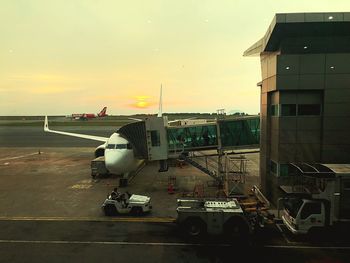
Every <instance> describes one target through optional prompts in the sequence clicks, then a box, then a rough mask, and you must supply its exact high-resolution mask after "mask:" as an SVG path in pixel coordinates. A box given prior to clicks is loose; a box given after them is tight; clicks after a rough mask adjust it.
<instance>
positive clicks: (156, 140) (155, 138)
mask: <svg viewBox="0 0 350 263" xmlns="http://www.w3.org/2000/svg"><path fill="white" fill-rule="evenodd" d="M151 143H152V146H160V134H159V131H151Z"/></svg>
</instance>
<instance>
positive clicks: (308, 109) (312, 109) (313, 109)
mask: <svg viewBox="0 0 350 263" xmlns="http://www.w3.org/2000/svg"><path fill="white" fill-rule="evenodd" d="M298 115H300V116H318V115H321V105H320V104H299V105H298Z"/></svg>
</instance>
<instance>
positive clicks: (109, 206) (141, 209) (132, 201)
mask: <svg viewBox="0 0 350 263" xmlns="http://www.w3.org/2000/svg"><path fill="white" fill-rule="evenodd" d="M151 210H152V204H151V198H150V197H148V196H143V195H135V194H129V193H128V192H126V193H123V194H120V193H118V192H112V193H111V194H109V195H108V196H107V198H106V200H105V201H104V202H103V204H102V211H103V212H104V214H105V215H106V216H113V215H117V214H133V215H142V214H144V213H147V212H150V211H151Z"/></svg>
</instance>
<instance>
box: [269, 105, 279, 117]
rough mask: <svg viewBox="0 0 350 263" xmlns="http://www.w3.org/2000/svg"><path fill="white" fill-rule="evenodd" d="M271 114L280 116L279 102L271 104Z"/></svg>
mask: <svg viewBox="0 0 350 263" xmlns="http://www.w3.org/2000/svg"><path fill="white" fill-rule="evenodd" d="M270 114H271V116H278V104H275V105H271V107H270Z"/></svg>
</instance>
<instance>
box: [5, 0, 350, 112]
mask: <svg viewBox="0 0 350 263" xmlns="http://www.w3.org/2000/svg"><path fill="white" fill-rule="evenodd" d="M346 11H350V1H349V0H308V1H305V0H303V1H302V0H293V1H287V0H278V1H277V0H264V1H261V0H255V1H252V0H251V1H249V0H244V1H243V0H242V1H241V0H212V1H207V0H197V1H194V0H176V1H174V0H169V1H166V0H147V1H146V0H144V1H142V0H139V1H133V0H131V1H119V0H57V1H55V0H0V32H1V35H0V115H61V114H62V115H67V114H71V113H97V112H99V111H100V110H101V109H102V108H103V106H107V107H108V112H107V113H109V114H113V115H119V114H136V113H157V111H158V99H159V90H160V86H161V85H162V86H163V112H216V110H217V109H225V110H226V112H230V111H232V110H240V111H243V112H246V113H250V114H257V113H258V112H259V107H260V99H259V97H260V93H259V88H258V87H257V86H256V84H257V83H258V82H259V81H260V80H261V72H260V60H259V57H243V56H242V55H243V52H244V51H245V50H246V49H248V48H249V47H250V46H251V45H253V44H254V43H255V42H256V41H258V40H259V39H260V38H261V37H262V36H263V35H264V34H265V32H266V30H267V28H268V26H269V25H270V23H271V21H272V19H273V17H274V15H275V13H293V12H346Z"/></svg>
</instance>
